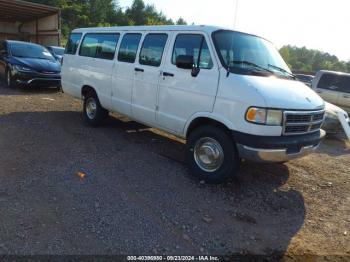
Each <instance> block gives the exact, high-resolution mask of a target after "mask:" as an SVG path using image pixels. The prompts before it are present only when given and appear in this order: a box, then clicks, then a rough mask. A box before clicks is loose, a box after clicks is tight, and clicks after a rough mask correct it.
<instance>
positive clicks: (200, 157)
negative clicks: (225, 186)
mask: <svg viewBox="0 0 350 262" xmlns="http://www.w3.org/2000/svg"><path fill="white" fill-rule="evenodd" d="M194 159H195V161H196V163H197V165H198V166H199V167H200V168H201V169H202V170H204V171H205V172H215V171H216V170H218V169H219V168H220V167H221V166H222V163H223V162H224V150H223V149H222V147H221V145H220V143H219V142H218V141H216V140H215V139H213V138H210V137H203V138H201V139H199V140H198V141H197V143H196V145H195V147H194Z"/></svg>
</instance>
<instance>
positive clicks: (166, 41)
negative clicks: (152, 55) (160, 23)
mask: <svg viewBox="0 0 350 262" xmlns="http://www.w3.org/2000/svg"><path fill="white" fill-rule="evenodd" d="M149 35H165V36H166V39H165V44H164V47H163V51H162V54H161V57H160V63H159V65H157V66H155V65H149V64H143V63H141V61H142V60H141V53H142V49H143V47H144V45H145V41H146V37H147V36H149ZM168 39H169V34H167V33H148V34H146V35H145V36H144V38H143V42H142V45H141V49H140V52H139V58H138V62H139V64H140V65H144V66H152V67H160V66H161V65H162V62H163V56H164V51H165V48H166V45H167V43H168ZM135 60H136V59H135Z"/></svg>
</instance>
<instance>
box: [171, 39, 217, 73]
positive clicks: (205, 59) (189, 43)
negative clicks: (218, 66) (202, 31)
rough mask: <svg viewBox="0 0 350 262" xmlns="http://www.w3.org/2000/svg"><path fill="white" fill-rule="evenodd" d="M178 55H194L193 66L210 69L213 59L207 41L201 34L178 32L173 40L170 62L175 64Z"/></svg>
mask: <svg viewBox="0 0 350 262" xmlns="http://www.w3.org/2000/svg"><path fill="white" fill-rule="evenodd" d="M179 55H190V56H193V57H194V63H195V64H194V66H196V67H199V68H202V69H211V68H212V67H213V61H212V59H211V56H210V52H209V48H208V45H207V42H206V41H205V38H204V36H203V35H199V34H179V35H178V36H177V37H176V40H175V46H174V50H173V56H172V63H173V64H174V65H175V64H176V58H177V56H179Z"/></svg>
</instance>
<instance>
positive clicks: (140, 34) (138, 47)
mask: <svg viewBox="0 0 350 262" xmlns="http://www.w3.org/2000/svg"><path fill="white" fill-rule="evenodd" d="M126 35H139V36H140V40H139V43H138V45H137V49H136V54H135V60H134V62H130V61H121V60H119V53H120V48H121V46H122V43H123V40H124V38H125V36H126ZM142 36H143V34H142V33H133V32H131V33H128V32H126V33H125V34H123V38H122V40H121V41H120V44H119V48H118V54H117V61H118V62H120V63H128V64H135V62H136V59H137V53H138V51H139V49H140V43H141V40H142Z"/></svg>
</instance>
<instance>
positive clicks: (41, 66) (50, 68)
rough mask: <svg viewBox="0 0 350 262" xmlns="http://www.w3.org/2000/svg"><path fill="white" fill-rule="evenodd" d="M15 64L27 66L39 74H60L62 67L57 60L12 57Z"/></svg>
mask: <svg viewBox="0 0 350 262" xmlns="http://www.w3.org/2000/svg"><path fill="white" fill-rule="evenodd" d="M12 59H13V60H14V61H13V62H15V63H14V64H18V65H22V66H27V67H29V68H31V69H33V70H35V71H37V72H51V73H60V72H61V65H60V64H59V63H58V62H57V61H56V60H47V59H39V58H24V57H12Z"/></svg>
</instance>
